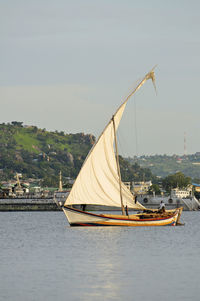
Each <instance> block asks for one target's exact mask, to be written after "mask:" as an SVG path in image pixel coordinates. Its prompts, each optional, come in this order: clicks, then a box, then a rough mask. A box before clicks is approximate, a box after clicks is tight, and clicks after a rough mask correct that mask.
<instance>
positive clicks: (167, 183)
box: [162, 172, 191, 192]
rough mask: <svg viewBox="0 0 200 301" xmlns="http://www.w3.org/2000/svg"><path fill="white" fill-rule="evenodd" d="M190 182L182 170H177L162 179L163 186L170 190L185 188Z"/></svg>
mask: <svg viewBox="0 0 200 301" xmlns="http://www.w3.org/2000/svg"><path fill="white" fill-rule="evenodd" d="M189 184H191V178H190V177H186V176H185V175H184V174H183V173H182V172H177V173H175V174H173V175H169V176H167V177H166V178H164V179H163V180H162V185H163V188H164V189H165V190H166V191H167V192H170V190H171V189H172V188H176V187H178V188H185V187H187V186H188V185H189Z"/></svg>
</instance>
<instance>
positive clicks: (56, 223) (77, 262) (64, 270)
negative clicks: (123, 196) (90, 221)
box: [0, 212, 200, 301]
mask: <svg viewBox="0 0 200 301" xmlns="http://www.w3.org/2000/svg"><path fill="white" fill-rule="evenodd" d="M182 222H185V226H182V227H144V228H143V227H135V228H134V227H130V228H129V227H124V228H123V227H105V228H103V227H76V228H70V227H69V225H68V222H67V220H66V218H65V216H64V214H63V213H62V212H0V300H3V301H4V300H5V301H70V300H77V301H78V300H83V301H84V300H87V301H90V300H91V301H95V300H101V301H102V300H136V301H140V300H142V301H144V300H148V301H151V300H152V301H158V300H159V301H165V300H176V301H178V300H181V301H183V300H191V301H194V300H196V301H199V300H200V233H199V231H200V212H183V214H182Z"/></svg>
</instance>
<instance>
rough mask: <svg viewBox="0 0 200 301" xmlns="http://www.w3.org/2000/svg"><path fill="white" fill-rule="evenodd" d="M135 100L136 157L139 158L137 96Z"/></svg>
mask: <svg viewBox="0 0 200 301" xmlns="http://www.w3.org/2000/svg"><path fill="white" fill-rule="evenodd" d="M133 98H134V125H135V150H136V157H137V158H138V131H137V107H136V97H135V95H134V97H133Z"/></svg>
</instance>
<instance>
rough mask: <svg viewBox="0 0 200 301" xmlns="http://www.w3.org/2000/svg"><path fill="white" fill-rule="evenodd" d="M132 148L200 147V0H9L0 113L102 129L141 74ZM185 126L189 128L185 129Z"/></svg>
mask: <svg viewBox="0 0 200 301" xmlns="http://www.w3.org/2000/svg"><path fill="white" fill-rule="evenodd" d="M154 65H157V67H156V69H155V75H156V86H157V95H156V94H155V91H154V88H153V86H152V83H151V82H150V81H148V82H147V83H145V85H144V86H143V87H142V88H141V89H140V90H139V91H138V92H137V93H136V94H135V96H134V97H132V98H131V99H130V100H129V102H128V105H127V108H126V112H125V114H124V116H123V120H122V122H121V125H120V129H119V133H118V137H119V151H120V153H121V154H122V155H123V156H131V157H132V156H134V155H153V154H170V155H172V154H180V155H182V154H183V153H184V135H185V138H186V143H185V145H186V147H185V148H186V150H185V152H186V153H188V154H191V153H195V152H198V151H200V139H199V124H200V121H199V119H200V118H199V112H200V97H199V96H200V95H199V94H200V93H199V85H200V72H199V70H200V2H199V1H196V0H190V1H186V0H173V1H172V0H168V1H163V0H151V1H148V0H146V1H145V0H140V1H135V0H123V1H122V0H106V1H105V0H101V1H97V0H96V1H94V0H93V1H90V0H84V1H81V0H74V1H69V0H57V1H53V0H34V1H33V0H18V1H16V0H7V1H5V0H0V105H1V110H0V123H2V122H5V123H7V122H11V121H14V120H15V121H23V122H24V124H27V125H36V126H38V127H39V128H46V129H47V130H58V131H64V132H65V133H80V132H83V133H85V134H87V133H89V134H90V133H91V134H94V135H95V136H96V137H98V135H99V134H100V133H101V132H102V130H103V129H104V127H105V125H106V123H107V122H108V121H109V120H110V118H111V116H112V114H113V113H114V112H115V111H116V109H117V108H118V106H119V105H120V104H121V103H122V101H123V100H124V99H125V97H126V96H127V95H128V93H129V92H130V91H131V89H132V88H133V87H134V84H135V82H136V81H137V80H138V79H140V78H142V77H143V76H144V75H145V74H146V73H147V72H148V71H149V70H151V68H152V67H153V66H154ZM184 133H185V134H184Z"/></svg>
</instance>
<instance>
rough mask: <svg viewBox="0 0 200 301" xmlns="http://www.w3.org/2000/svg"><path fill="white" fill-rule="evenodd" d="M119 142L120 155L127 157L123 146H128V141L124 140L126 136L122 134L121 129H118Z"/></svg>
mask: <svg viewBox="0 0 200 301" xmlns="http://www.w3.org/2000/svg"><path fill="white" fill-rule="evenodd" d="M116 135H117V141H118V149H119V154H120V155H121V156H122V157H125V156H126V155H125V152H124V147H123V145H125V144H126V141H125V139H124V135H123V134H122V132H121V130H120V128H118V129H117V133H116Z"/></svg>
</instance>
